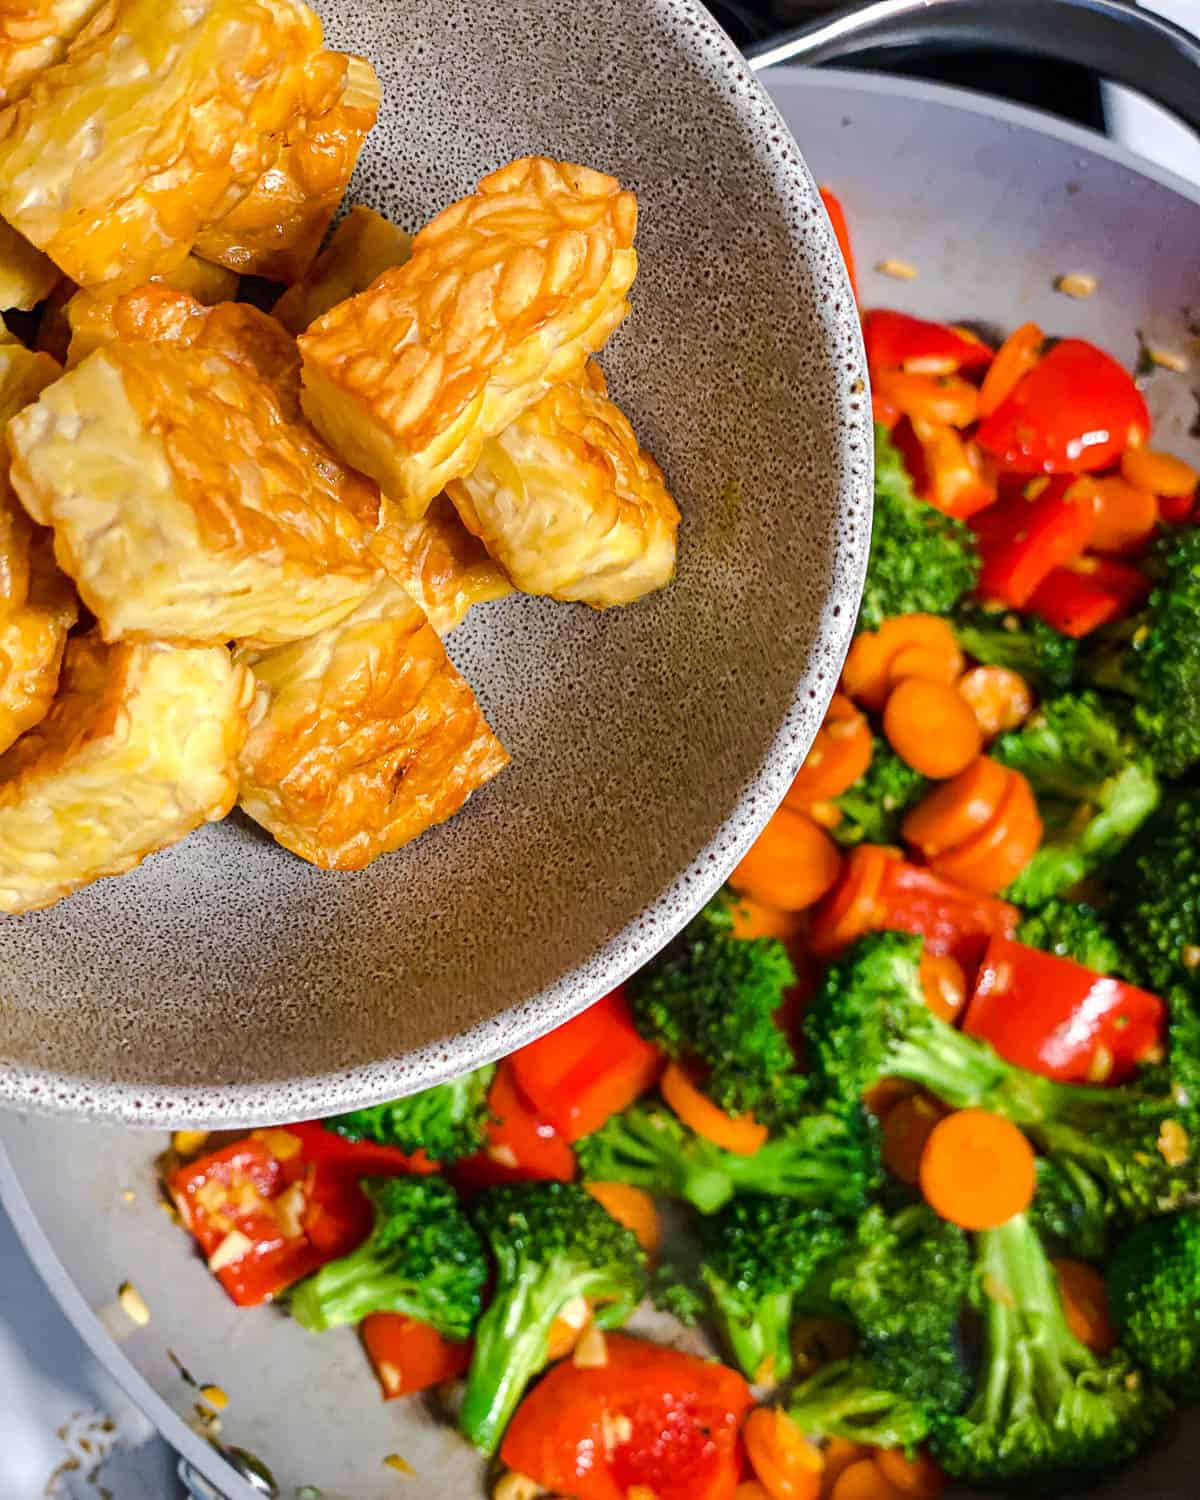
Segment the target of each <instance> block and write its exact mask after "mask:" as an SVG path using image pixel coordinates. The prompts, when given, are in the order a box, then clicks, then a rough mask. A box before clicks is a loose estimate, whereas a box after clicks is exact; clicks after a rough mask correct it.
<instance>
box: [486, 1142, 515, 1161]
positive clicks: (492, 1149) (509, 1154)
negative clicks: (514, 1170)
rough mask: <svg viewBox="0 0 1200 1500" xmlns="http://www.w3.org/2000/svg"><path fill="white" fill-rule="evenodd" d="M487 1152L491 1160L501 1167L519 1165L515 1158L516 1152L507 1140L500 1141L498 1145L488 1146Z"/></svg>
mask: <svg viewBox="0 0 1200 1500" xmlns="http://www.w3.org/2000/svg"><path fill="white" fill-rule="evenodd" d="M487 1154H488V1156H489V1157H490V1158H491V1159H492V1161H494V1162H496V1163H497V1165H499V1166H501V1167H519V1166H520V1165H521V1164H520V1162H519V1161H518V1160H517V1153H516V1152H515V1151H514V1150H513V1148H512V1147H511V1146H510V1145H509V1144H508V1143H507V1141H501V1142H500V1144H499V1145H498V1146H489V1147H488V1148H487Z"/></svg>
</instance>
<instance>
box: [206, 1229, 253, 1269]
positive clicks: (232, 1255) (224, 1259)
mask: <svg viewBox="0 0 1200 1500" xmlns="http://www.w3.org/2000/svg"><path fill="white" fill-rule="evenodd" d="M253 1249H254V1246H253V1245H252V1244H251V1243H250V1241H249V1239H248V1238H247V1237H246V1236H245V1235H244V1234H243V1233H242V1231H241V1230H240V1229H231V1230H230V1231H229V1233H228V1234H227V1235H226V1236H225V1238H224V1239H223V1240H222V1241H221V1243H220V1244H219V1245H218V1246H217V1248H216V1249H215V1250H214V1251H213V1253H212V1254H211V1255H210V1256H209V1257H208V1269H209V1270H210V1271H221V1270H224V1268H225V1267H226V1266H232V1265H233V1264H234V1262H235V1261H239V1260H241V1258H242V1256H243V1255H248V1254H249V1253H250V1251H251V1250H253Z"/></svg>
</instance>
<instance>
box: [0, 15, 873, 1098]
mask: <svg viewBox="0 0 1200 1500" xmlns="http://www.w3.org/2000/svg"><path fill="white" fill-rule="evenodd" d="M318 9H319V10H320V11H322V13H323V15H324V19H325V21H326V24H327V30H328V36H329V40H330V42H331V43H332V44H333V45H337V46H343V47H347V48H350V49H352V50H356V51H362V52H366V53H368V54H369V55H370V58H371V60H372V62H373V63H374V64H375V66H376V68H377V69H378V70H379V73H380V75H381V77H382V81H383V87H384V108H383V114H382V116H381V120H380V125H379V127H378V129H377V130H376V132H375V133H374V134H373V135H372V137H371V139H370V141H369V143H368V146H367V150H366V153H365V156H364V160H363V163H362V166H361V168H360V171H359V175H358V178H357V179H356V181H355V183H354V186H353V189H352V193H353V196H354V197H355V198H356V199H358V200H361V201H364V202H366V203H368V204H370V205H371V206H373V207H374V208H377V209H380V210H381V211H383V212H384V213H387V214H389V215H391V216H392V217H394V218H396V219H398V220H400V221H401V222H402V223H403V224H404V225H406V226H407V227H409V228H412V229H415V228H416V227H417V226H418V225H420V224H421V222H422V221H423V220H425V219H426V218H428V217H429V216H430V215H431V214H432V213H433V212H434V211H435V210H437V209H439V208H441V207H442V206H443V205H444V204H446V203H447V202H449V201H450V200H452V199H454V198H456V197H458V196H460V195H461V194H462V193H464V192H466V191H468V190H469V189H470V188H471V187H472V185H473V184H474V182H475V181H476V179H477V178H478V177H479V176H480V175H481V174H482V173H484V172H486V171H489V170H490V169H492V168H494V167H496V166H498V165H500V164H501V163H502V162H504V161H506V160H507V159H509V158H511V157H514V156H518V155H521V154H524V153H527V152H531V151H541V152H546V153H548V154H551V155H555V156H560V157H565V158H568V159H574V160H578V161H582V162H586V163H588V164H590V165H593V166H596V167H600V168H603V169H604V170H605V171H608V172H612V173H615V174H616V175H617V176H618V177H619V178H620V179H621V181H622V183H624V184H626V185H627V186H629V187H632V188H635V189H636V190H637V193H638V197H639V200H640V204H641V221H640V222H641V227H640V230H639V234H638V250H639V254H640V261H641V272H640V274H639V277H638V281H637V285H636V286H635V288H634V297H633V301H634V312H633V315H632V316H631V317H630V318H629V320H628V321H627V323H626V325H625V326H624V327H623V328H622V329H621V330H620V332H619V334H618V335H617V336H616V337H615V338H614V339H613V341H612V343H611V345H610V346H609V348H608V349H607V350H606V351H605V354H604V366H605V369H606V371H607V372H608V374H609V377H610V381H611V384H612V387H613V390H614V393H615V395H616V396H617V399H618V400H620V401H621V403H622V404H623V405H624V407H625V408H626V410H627V411H628V412H629V413H630V415H631V417H632V418H633V420H634V423H635V425H636V427H637V428H638V431H639V434H640V435H641V437H642V440H643V441H644V442H645V444H646V445H647V447H649V448H650V449H651V451H652V452H653V453H654V454H655V455H656V456H657V457H658V458H659V460H660V462H661V463H662V465H663V467H664V469H665V470H666V472H667V474H668V476H669V479H670V481H671V483H672V486H673V488H674V491H675V493H676V495H677V497H678V499H679V503H680V506H681V508H682V510H683V514H684V525H683V530H682V535H681V553H680V570H679V578H678V581H677V582H676V583H675V584H674V586H673V587H672V588H670V589H668V590H667V591H665V592H664V593H662V594H660V595H658V596H656V597H655V598H653V599H651V600H649V601H647V602H645V603H642V604H639V605H637V606H635V607H633V608H630V609H625V610H614V611H611V612H609V613H607V614H604V615H600V614H596V613H593V612H592V611H590V610H588V609H587V608H585V607H582V606H566V605H557V604H553V603H549V602H537V601H534V600H532V599H515V600H508V601H504V602H503V603H500V604H498V605H493V606H486V607H483V608H481V609H478V610H477V611H476V612H475V613H474V614H473V615H472V617H471V619H470V620H469V622H468V623H467V625H466V626H465V627H464V628H463V629H462V630H461V631H460V632H458V633H457V634H456V635H455V636H454V638H453V639H452V641H451V643H450V649H451V653H452V655H453V656H454V658H455V660H456V661H457V663H458V665H459V666H460V667H461V668H462V670H463V671H464V672H465V674H466V676H467V677H468V679H469V680H470V682H471V683H472V685H473V686H474V688H475V689H476V691H477V692H478V694H479V696H480V698H481V699H482V700H483V703H484V705H485V707H486V709H487V712H488V716H489V718H490V720H491V722H492V723H493V725H494V726H495V727H496V729H497V730H498V731H499V733H500V736H501V738H502V739H503V741H504V743H505V745H506V746H507V747H508V749H509V750H510V751H511V753H512V756H513V764H512V767H511V768H510V769H509V770H508V771H507V772H505V774H504V775H503V776H502V777H500V778H499V779H498V780H497V781H496V782H495V783H493V784H492V785H491V786H489V787H488V788H486V789H485V790H484V791H483V792H481V793H480V794H479V795H478V796H477V797H475V798H474V799H473V800H472V802H471V803H470V805H469V807H468V808H467V809H466V811H465V812H464V813H463V814H462V815H461V816H459V817H458V818H456V819H454V821H453V822H452V823H450V824H447V825H445V826H444V827H442V828H439V829H436V830H434V831H433V832H431V833H430V834H428V835H427V836H426V837H424V838H423V839H421V840H420V841H419V842H418V843H416V844H414V845H412V846H410V847H409V848H407V849H404V850H402V851H401V852H399V853H398V854H395V855H392V856H390V857H388V858H385V859H381V860H379V861H378V862H377V863H376V864H375V865H374V866H372V868H371V869H369V870H367V871H365V872H364V873H361V874H352V875H349V874H329V873H322V872H320V871H317V870H314V869H311V868H310V867H309V866H307V865H305V864H303V863H301V861H299V860H298V859H295V858H293V857H292V856H291V855H289V854H286V853H285V852H284V851H283V850H281V849H279V848H277V847H276V846H275V845H274V844H272V843H271V842H270V841H269V840H267V839H266V838H265V837H264V836H263V835H262V834H261V833H260V832H259V831H258V830H257V829H256V828H254V827H253V826H252V825H251V824H249V823H248V822H245V821H242V820H239V819H238V818H237V817H234V818H232V819H230V820H227V821H226V822H225V823H224V824H222V825H220V826H217V827H210V828H207V829H205V830H203V831H202V832H200V833H198V834H196V835H194V836H193V837H192V838H190V839H188V840H186V841H185V842H184V843H183V844H181V845H179V846H178V847H177V848H175V849H172V850H170V851H168V852H166V853H164V854H160V855H158V856H156V857H155V858H153V859H151V860H150V861H148V862H147V863H146V864H145V865H144V866H143V867H142V868H141V869H139V870H138V871H136V872H134V873H133V874H130V875H126V876H123V877H122V878H120V879H117V880H106V881H102V882H101V883H100V884H98V885H96V886H93V887H92V888H91V889H90V890H88V891H85V892H83V893H82V894H81V895H78V896H76V897H74V898H73V899H71V900H69V901H67V902H65V903H63V904H62V905H60V906H58V907H57V908H55V909H54V910H52V911H49V912H46V913H43V914H40V915H35V916H29V917H23V918H10V919H5V920H4V921H3V924H2V925H0V1102H7V1103H11V1104H17V1105H21V1106H26V1107H29V1108H31V1109H33V1110H35V1111H41V1112H49V1111H56V1112H59V1113H63V1114H73V1115H77V1116H91V1117H99V1118H110V1119H113V1120H121V1121H126V1122H144V1123H146V1124H150V1123H162V1122H171V1123H174V1124H183V1123H196V1124H232V1123H250V1122H255V1123H258V1122H269V1121H279V1120H284V1119H287V1118H296V1117H300V1116H305V1115H311V1114H324V1113H329V1112H331V1111H334V1110H337V1109H343V1108H345V1107H347V1106H348V1105H351V1104H361V1103H365V1102H367V1101H369V1100H373V1099H378V1098H383V1097H386V1096H389V1095H394V1094H399V1093H404V1092H406V1091H410V1090H413V1089H417V1088H422V1087H425V1086H427V1085H428V1084H431V1083H434V1082H436V1081H437V1080H438V1079H440V1078H443V1077H445V1076H447V1075H449V1074H452V1073H455V1072H458V1071H461V1070H463V1069H465V1068H467V1067H470V1066H473V1065H475V1064H478V1063H481V1062H483V1061H484V1060H486V1059H489V1058H492V1057H495V1056H497V1055H498V1054H500V1053H502V1052H505V1051H508V1050H509V1049H510V1048H512V1047H514V1046H516V1045H518V1044H519V1043H521V1042H523V1041H526V1040H528V1039H529V1038H530V1037H533V1036H535V1035H537V1034H539V1033H540V1032H543V1031H546V1030H547V1029H548V1028H549V1027H551V1026H553V1025H555V1024H557V1023H558V1022H560V1021H563V1020H565V1019H566V1018H567V1017H568V1016H570V1015H572V1014H574V1013H575V1012H576V1011H578V1010H580V1009H581V1008H582V1007H583V1006H585V1005H587V1004H588V1002H589V1001H591V1000H594V999H595V998H596V997H597V996H598V995H600V994H602V993H603V992H604V991H605V990H607V989H608V988H610V987H611V986H612V985H613V984H614V983H616V982H617V981H618V980H620V979H622V978H623V977H624V976H625V975H627V974H628V973H629V972H630V971H631V970H633V969H634V968H635V967H636V966H637V965H638V964H640V963H641V962H642V961H643V960H644V959H646V958H647V957H649V955H650V954H652V953H653V952H654V951H655V950H656V949H657V948H659V947H660V946H661V945H662V943H663V942H665V941H666V939H667V938H668V937H669V936H670V935H671V934H672V933H673V932H674V931H675V930H676V929H677V928H678V927H679V926H680V925H681V923H682V922H683V921H684V920H685V919H686V918H687V917H688V916H689V915H690V914H691V913H692V912H693V911H694V910H695V909H696V908H697V907H698V906H699V905H700V904H701V902H702V901H703V900H705V899H706V898H707V897H708V896H709V895H710V894H711V893H712V891H713V890H714V889H715V888H716V887H717V886H718V885H719V884H720V882H721V881H722V879H723V878H724V876H725V875H726V873H727V872H728V870H729V869H730V867H731V866H732V864H733V863H734V861H735V859H736V858H737V857H738V856H739V855H740V853H741V852H742V851H743V850H744V849H745V848H746V846H747V845H748V844H749V842H750V841H751V839H752V838H753V836H754V834H755V833H756V832H757V830H758V829H759V827H760V826H761V825H762V823H763V822H764V821H765V819H766V817H767V815H768V814H769V813H770V811H771V809H772V808H773V807H774V806H775V804H776V803H777V802H778V801H779V799H780V797H781V796H782V795H783V792H784V790H785V788H786V787H787V784H788V781H789V779H790V777H791V775H792V773H793V772H794V771H795V769H796V767H797V765H798V764H799V762H800V760H801V759H802V757H803V754H804V752H805V750H806V748H807V746H808V744H809V741H810V740H811V738H812V736H813V734H814V733H815V730H816V727H817V725H818V723H819V722H820V719H821V716H822V713H823V711H824V708H825V704H826V701H827V699H828V697H829V695H830V693H831V691H832V688H833V684H834V681H835V679H836V676H837V672H838V669H839V667H840V664H841V659H842V655H843V653H844V651H845V648H846V645H847V642H848V638H849V633H850V629H851V626H852V623H853V620H854V615H855V610H856V605H857V598H858V590H859V587H860V580H861V572H862V567H863V559H864V552H865V547H866V540H867V532H868V513H869V504H868V500H869V493H870V477H871V476H870V442H869V434H870V406H869V401H868V399H867V396H866V393H865V386H864V370H863V364H862V356H861V346H860V341H859V333H858V326H857V322H856V319H855V317H854V313H853V307H852V305H851V301H850V298H849V295H848V289H847V285H846V281H845V277H844V274H843V272H842V269H841V266H840V263H839V261H838V259H837V256H836V253H835V250H834V246H833V241H832V236H831V233H830V230H829V226H828V221H827V220H826V218H825V216H824V213H823V211H822V209H821V207H820V204H819V200H818V198H817V195H816V193H815V190H814V187H813V183H812V180H811V178H810V177H809V174H808V172H807V170H806V169H805V167H804V164H803V162H802V161H801V160H800V157H799V154H798V153H797V150H796V147H795V144H794V143H793V141H792V139H791V137H790V135H789V134H788V131H787V129H786V127H785V126H784V124H783V123H782V121H781V120H780V118H779V116H778V114H777V113H776V111H775V109H774V107H773V106H772V105H771V103H770V102H769V101H768V99H767V97H766V95H765V94H764V93H763V92H762V90H761V89H760V87H759V85H758V84H757V83H755V82H754V81H753V80H752V79H751V78H750V76H749V75H748V73H747V72H746V70H745V68H744V66H743V64H742V62H741V61H740V59H739V58H738V56H737V54H736V52H735V51H734V49H733V48H732V47H731V46H730V44H729V43H728V41H727V40H726V39H725V37H724V36H723V35H722V34H721V33H720V32H719V31H718V30H717V28H716V27H715V26H714V25H713V24H712V22H711V21H709V20H708V19H707V17H706V16H705V15H704V14H703V13H702V12H701V10H700V9H699V7H698V6H697V5H695V4H693V3H692V0H592V3H590V4H588V5H586V6H585V5H580V4H578V3H577V0H529V3H526V4H523V5H519V6H514V5H509V4H500V3H495V4H492V3H489V0H406V3H405V4H403V5H395V4H392V3H390V0H378V3H371V0H343V3H335V0H326V3H324V4H320V5H318Z"/></svg>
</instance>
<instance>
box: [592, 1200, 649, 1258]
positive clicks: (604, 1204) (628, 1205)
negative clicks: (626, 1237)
mask: <svg viewBox="0 0 1200 1500" xmlns="http://www.w3.org/2000/svg"><path fill="white" fill-rule="evenodd" d="M584 1187H585V1188H586V1189H587V1191H588V1192H589V1193H590V1194H591V1195H592V1197H593V1198H595V1200H596V1202H597V1203H598V1204H599V1205H600V1206H601V1208H603V1209H605V1210H606V1211H607V1212H608V1213H610V1214H611V1215H612V1217H613V1218H614V1219H616V1221H617V1223H618V1224H624V1226H625V1228H626V1229H628V1230H631V1231H632V1233H633V1235H634V1238H635V1239H636V1240H637V1242H638V1244H639V1245H640V1246H641V1247H642V1249H643V1250H644V1251H645V1252H646V1254H647V1255H657V1254H658V1252H659V1249H660V1248H661V1246H662V1220H661V1219H660V1218H659V1216H658V1209H657V1208H655V1206H654V1199H653V1198H651V1196H650V1194H649V1193H644V1192H643V1191H642V1190H641V1188H636V1187H630V1186H629V1184H628V1183H626V1182H586V1183H584Z"/></svg>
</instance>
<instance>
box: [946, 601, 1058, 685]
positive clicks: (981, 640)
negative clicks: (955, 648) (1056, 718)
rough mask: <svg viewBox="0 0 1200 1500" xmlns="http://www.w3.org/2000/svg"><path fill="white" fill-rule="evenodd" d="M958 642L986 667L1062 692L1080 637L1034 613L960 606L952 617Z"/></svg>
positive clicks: (968, 653)
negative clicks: (1064, 632) (1006, 670)
mask: <svg viewBox="0 0 1200 1500" xmlns="http://www.w3.org/2000/svg"><path fill="white" fill-rule="evenodd" d="M951 623H952V624H953V626H954V633H955V635H956V636H957V637H958V644H959V645H960V646H961V647H962V649H963V650H964V651H965V652H966V653H967V655H968V656H972V657H974V658H975V660H976V661H977V662H982V663H983V665H984V666H985V667H1009V668H1011V670H1012V671H1014V672H1019V673H1020V674H1021V676H1022V677H1024V679H1025V681H1026V682H1028V683H1029V685H1030V687H1031V688H1033V690H1034V691H1035V692H1036V693H1039V694H1046V693H1061V692H1065V691H1066V689H1067V688H1069V687H1070V686H1071V684H1072V683H1073V682H1074V681H1075V673H1076V668H1077V664H1078V655H1079V642H1078V641H1076V640H1073V639H1072V638H1071V637H1070V636H1069V635H1060V634H1059V632H1058V631H1057V630H1055V629H1054V628H1053V626H1051V625H1047V624H1046V622H1045V620H1042V619H1040V618H1039V617H1038V616H1037V615H1017V614H1014V613H1012V611H1011V610H998V611H992V610H988V609H982V608H972V609H961V610H959V611H958V613H957V615H956V616H955V618H954V619H953V621H951Z"/></svg>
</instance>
